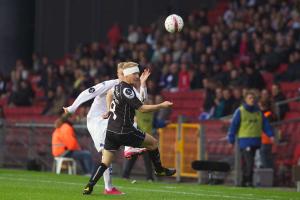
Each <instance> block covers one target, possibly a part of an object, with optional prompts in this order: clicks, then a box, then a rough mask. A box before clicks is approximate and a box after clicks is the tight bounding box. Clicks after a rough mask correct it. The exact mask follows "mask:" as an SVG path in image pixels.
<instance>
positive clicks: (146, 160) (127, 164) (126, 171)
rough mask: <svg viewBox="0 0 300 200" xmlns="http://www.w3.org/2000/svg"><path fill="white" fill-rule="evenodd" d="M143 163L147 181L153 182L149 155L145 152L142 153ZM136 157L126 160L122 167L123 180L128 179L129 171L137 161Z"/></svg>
mask: <svg viewBox="0 0 300 200" xmlns="http://www.w3.org/2000/svg"><path fill="white" fill-rule="evenodd" d="M142 156H143V158H144V163H145V169H146V178H147V180H154V178H153V171H152V163H151V160H150V158H149V153H148V152H145V153H143V155H142ZM138 157H139V156H138V155H133V156H132V158H131V159H126V161H125V164H124V167H123V175H122V176H123V178H129V177H130V173H131V170H132V168H133V166H134V164H135V162H136V160H137V159H138Z"/></svg>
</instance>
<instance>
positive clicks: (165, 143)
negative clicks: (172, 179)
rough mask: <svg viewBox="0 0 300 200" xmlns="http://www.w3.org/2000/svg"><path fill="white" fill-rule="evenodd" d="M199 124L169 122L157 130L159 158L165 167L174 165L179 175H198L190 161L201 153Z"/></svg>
mask: <svg viewBox="0 0 300 200" xmlns="http://www.w3.org/2000/svg"><path fill="white" fill-rule="evenodd" d="M200 130H201V129H200V125H199V124H170V125H168V126H167V127H165V128H163V129H160V130H159V142H160V145H159V147H160V153H161V160H162V162H163V164H164V165H165V166H166V167H176V169H177V178H176V179H177V181H180V178H181V177H198V172H197V171H195V170H193V169H192V167H191V163H192V161H194V160H199V159H200V155H201V145H200V137H199V135H200Z"/></svg>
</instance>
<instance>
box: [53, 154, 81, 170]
mask: <svg viewBox="0 0 300 200" xmlns="http://www.w3.org/2000/svg"><path fill="white" fill-rule="evenodd" d="M63 163H65V164H66V165H67V167H68V174H76V161H75V160H74V159H73V158H67V157H54V169H55V172H56V174H60V172H61V168H62V164H63Z"/></svg>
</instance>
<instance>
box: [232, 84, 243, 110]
mask: <svg viewBox="0 0 300 200" xmlns="http://www.w3.org/2000/svg"><path fill="white" fill-rule="evenodd" d="M232 96H233V102H232V109H233V110H235V109H237V108H238V107H240V105H241V104H242V101H243V93H242V90H241V88H240V87H234V88H233V89H232Z"/></svg>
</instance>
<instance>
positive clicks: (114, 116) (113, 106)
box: [110, 101, 117, 120]
mask: <svg viewBox="0 0 300 200" xmlns="http://www.w3.org/2000/svg"><path fill="white" fill-rule="evenodd" d="M110 111H111V112H112V113H113V119H114V120H116V119H117V115H116V114H115V111H116V103H115V102H114V101H112V102H111V105H110Z"/></svg>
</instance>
